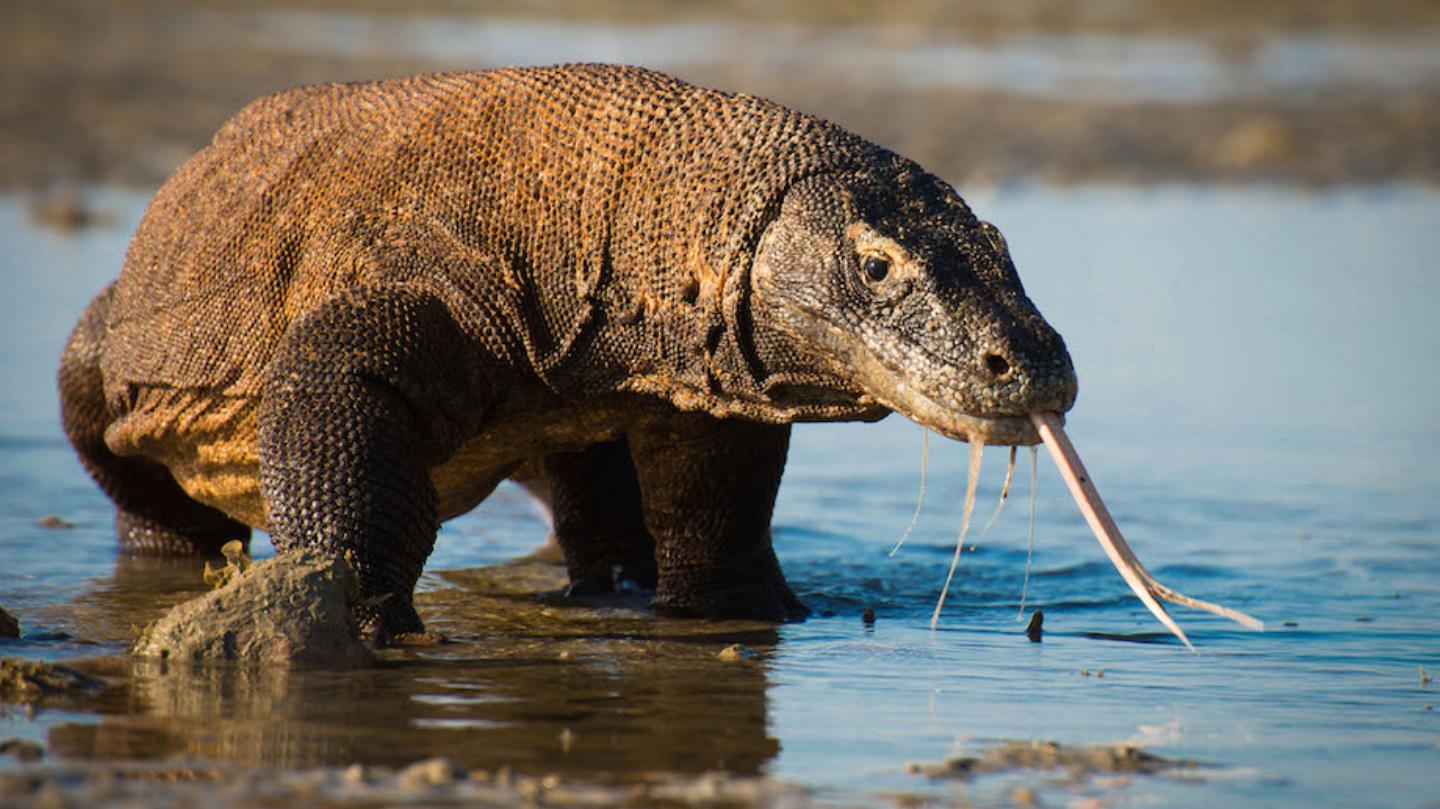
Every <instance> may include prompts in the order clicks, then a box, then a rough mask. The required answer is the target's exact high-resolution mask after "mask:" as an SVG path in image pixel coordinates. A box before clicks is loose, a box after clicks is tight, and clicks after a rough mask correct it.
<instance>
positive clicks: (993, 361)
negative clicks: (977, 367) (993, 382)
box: [985, 354, 1010, 377]
mask: <svg viewBox="0 0 1440 809" xmlns="http://www.w3.org/2000/svg"><path fill="white" fill-rule="evenodd" d="M985 370H987V371H989V372H990V375H991V376H996V377H1000V376H1004V375H1005V374H1007V373H1009V372H1010V362H1009V361H1008V360H1006V359H1005V358H1004V357H1002V356H1000V355H999V354H986V355H985Z"/></svg>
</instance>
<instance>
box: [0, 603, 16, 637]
mask: <svg viewBox="0 0 1440 809" xmlns="http://www.w3.org/2000/svg"><path fill="white" fill-rule="evenodd" d="M18 637H20V622H19V621H18V620H16V619H15V616H13V615H11V614H10V613H8V612H6V611H5V608H4V607H0V638H18Z"/></svg>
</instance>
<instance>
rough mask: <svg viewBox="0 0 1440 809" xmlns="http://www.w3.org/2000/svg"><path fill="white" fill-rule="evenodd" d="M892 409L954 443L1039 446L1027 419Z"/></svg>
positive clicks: (1030, 423) (915, 409)
mask: <svg viewBox="0 0 1440 809" xmlns="http://www.w3.org/2000/svg"><path fill="white" fill-rule="evenodd" d="M894 409H895V411H896V412H899V413H902V414H904V415H905V417H906V418H908V419H910V420H911V421H913V422H915V423H916V424H919V425H920V426H921V427H928V428H930V429H932V430H934V431H935V432H937V433H940V434H941V435H943V436H945V437H946V438H951V439H954V440H956V441H965V442H967V443H972V444H973V443H981V444H987V445H999V446H1016V445H1023V446H1028V445H1031V444H1039V443H1040V433H1039V432H1038V431H1037V430H1036V429H1035V425H1034V423H1032V422H1031V420H1030V417H1029V416H971V415H969V414H966V413H956V412H954V411H945V410H943V409H939V408H936V409H935V410H933V411H932V410H929V409H925V410H920V409H919V408H906V407H895V408H894ZM917 411H919V412H917ZM1062 423H1063V420H1062Z"/></svg>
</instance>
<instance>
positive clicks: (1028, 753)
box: [920, 741, 1200, 780]
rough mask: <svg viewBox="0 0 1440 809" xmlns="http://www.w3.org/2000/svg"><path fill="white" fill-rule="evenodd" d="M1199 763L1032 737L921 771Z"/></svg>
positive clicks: (1088, 770) (1161, 767) (1083, 769)
mask: <svg viewBox="0 0 1440 809" xmlns="http://www.w3.org/2000/svg"><path fill="white" fill-rule="evenodd" d="M1199 766H1200V765H1199V764H1198V763H1197V762H1194V761H1188V760H1185V759H1167V758H1161V757H1160V756H1157V755H1154V754H1152V753H1147V752H1145V751H1144V750H1141V749H1139V748H1137V747H1135V746H1134V745H1129V744H1096V745H1064V744H1057V743H1056V742H1048V741H1035V742H1005V743H1003V744H999V745H996V746H995V747H992V748H990V749H989V750H987V751H985V752H984V753H982V754H981V755H979V756H962V757H958V758H952V759H950V760H949V761H946V762H944V763H941V764H933V765H921V767H920V772H921V773H922V774H924V775H927V776H929V777H931V778H958V779H961V780H968V779H970V778H972V777H974V776H976V775H981V774H984V773H996V772H1008V771H1012V770H1056V769H1060V770H1065V771H1066V772H1068V773H1070V775H1072V776H1074V777H1077V778H1080V777H1087V776H1091V775H1095V774H1101V773H1104V774H1113V773H1144V774H1151V773H1161V772H1165V771H1167V770H1174V769H1195V768H1197V767H1199Z"/></svg>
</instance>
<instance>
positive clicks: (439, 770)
mask: <svg viewBox="0 0 1440 809" xmlns="http://www.w3.org/2000/svg"><path fill="white" fill-rule="evenodd" d="M466 775H467V773H466V772H465V770H463V769H461V768H460V766H459V765H457V764H456V763H455V762H453V761H451V760H450V759H448V758H443V757H437V758H427V759H425V760H424V761H417V762H415V763H414V764H411V765H410V766H409V767H406V768H405V769H404V770H402V771H401V773H400V775H398V776H396V779H395V780H396V781H397V782H398V783H399V784H400V786H401V787H402V788H404V789H421V788H424V787H434V786H444V785H445V784H453V783H455V782H456V781H459V780H461V779H463V778H465V776H466Z"/></svg>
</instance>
